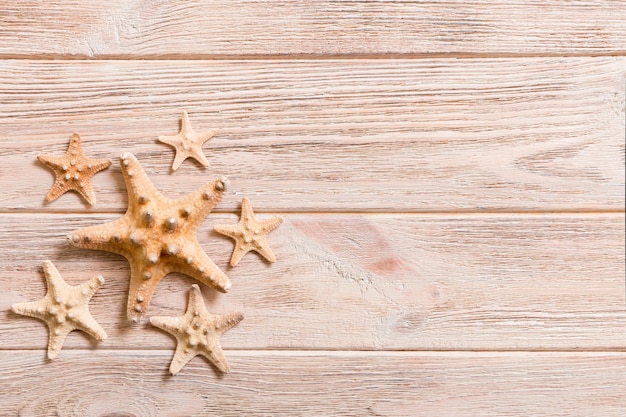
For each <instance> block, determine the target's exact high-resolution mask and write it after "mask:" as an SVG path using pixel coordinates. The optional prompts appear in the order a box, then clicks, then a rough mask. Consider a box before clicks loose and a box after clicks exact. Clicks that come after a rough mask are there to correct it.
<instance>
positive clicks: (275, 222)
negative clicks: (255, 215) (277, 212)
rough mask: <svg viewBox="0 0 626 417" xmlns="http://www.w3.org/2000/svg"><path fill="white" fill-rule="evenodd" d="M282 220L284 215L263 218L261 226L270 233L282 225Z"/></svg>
mask: <svg viewBox="0 0 626 417" xmlns="http://www.w3.org/2000/svg"><path fill="white" fill-rule="evenodd" d="M282 222H283V219H282V217H272V218H271V219H267V220H261V221H260V222H259V226H260V228H261V229H262V230H264V231H265V232H266V233H269V232H271V231H272V230H274V229H276V228H277V227H278V226H280V225H281V224H282Z"/></svg>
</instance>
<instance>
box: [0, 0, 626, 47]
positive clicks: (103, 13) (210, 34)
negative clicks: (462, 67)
mask: <svg viewBox="0 0 626 417" xmlns="http://www.w3.org/2000/svg"><path fill="white" fill-rule="evenodd" d="M625 6H626V5H625V3H624V1H622V0H588V1H575V2H572V1H568V0H523V1H515V2H509V1H496V2H494V1H490V0H478V1H471V2H467V1H461V0H453V1H445V2H442V1H434V0H432V1H393V0H387V1H364V0H361V1H341V0H312V1H309V0H306V1H305V0H297V1H289V2H284V1H277V0H271V1H267V0H264V1H261V0H254V1H248V0H245V1H244V0H218V1H208V0H204V1H193V2H177V3H170V2H157V1H151V2H145V1H128V0H114V1H108V2H102V1H98V0H82V1H77V0H72V1H59V0H52V1H47V2H41V1H36V0H11V1H5V2H3V4H2V6H0V38H1V39H2V42H0V54H2V55H4V56H9V57H27V58H28V57H33V56H60V57H65V58H67V57H69V58H71V57H75V56H82V57H96V58H97V57H111V56H115V57H131V58H141V57H145V56H148V57H157V58H162V57H178V58H179V57H185V58H198V57H210V56H217V57H219V56H224V55H226V56H233V55H241V56H264V55H272V56H277V57H282V56H290V55H293V54H296V55H312V56H317V55H355V54H356V55H368V56H371V55H377V54H391V55H393V54H417V55H429V54H451V55H458V56H464V55H471V54H483V55H486V54H492V55H493V54H498V55H528V54H534V55H541V54H558V55H568V54H570V55H571V54H587V55H593V54H616V53H620V54H623V53H624V52H626V7H625Z"/></svg>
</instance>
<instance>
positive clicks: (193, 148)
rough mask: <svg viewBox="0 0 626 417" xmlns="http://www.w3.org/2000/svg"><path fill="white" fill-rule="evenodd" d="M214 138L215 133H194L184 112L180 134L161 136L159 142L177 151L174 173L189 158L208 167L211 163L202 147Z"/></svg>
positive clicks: (173, 166)
mask: <svg viewBox="0 0 626 417" xmlns="http://www.w3.org/2000/svg"><path fill="white" fill-rule="evenodd" d="M213 136H215V132H213V131H210V132H206V133H196V132H194V130H193V129H192V128H191V122H189V115H188V114H187V112H186V111H184V112H183V118H182V120H181V122H180V131H179V132H178V134H177V135H176V136H159V142H163V143H166V144H168V145H170V146H173V147H174V148H175V149H176V156H175V157H174V163H173V164H172V171H176V170H177V169H178V167H180V165H181V164H182V163H183V161H184V160H185V159H187V158H194V159H195V160H196V161H198V162H200V163H201V164H202V165H203V166H205V167H208V166H209V161H207V159H206V157H205V156H204V153H202V145H203V144H204V142H206V141H207V140H209V139H211V138H212V137H213Z"/></svg>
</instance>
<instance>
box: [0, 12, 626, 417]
mask: <svg viewBox="0 0 626 417" xmlns="http://www.w3.org/2000/svg"><path fill="white" fill-rule="evenodd" d="M625 81H626V2H624V1H622V0H620V1H609V0H604V1H601V0H589V1H565V0H547V1H538V0H522V1H516V2H505V1H495V2H494V1H486V0H485V1H472V2H462V1H446V2H440V1H406V2H405V1H402V2H400V1H364V0H355V1H343V0H342V1H339V0H337V1H331V0H327V1H321V0H315V1H289V2H277V1H264V2H261V1H208V0H203V1H194V2H178V3H174V2H167V1H156V0H155V1H147V2H146V1H131V0H126V1H123V0H115V1H110V2H101V1H95V0H84V1H68V2H60V1H56V0H55V1H49V2H41V1H36V0H10V1H6V2H3V4H0V181H2V192H1V193H0V230H2V233H0V243H1V245H2V248H3V249H2V255H1V256H0V415H2V416H4V415H7V416H13V415H19V416H48V415H50V416H94V417H96V416H98V417H104V416H108V417H113V416H117V417H121V416H124V417H131V416H135V417H138V416H206V415H220V416H240V415H245V416H278V415H286V416H300V415H302V416H313V415H315V416H320V415H322V416H433V415H437V416H528V415H533V416H599V417H604V416H616V417H617V416H620V417H621V416H624V415H626V396H624V394H623V393H624V392H625V390H626V353H625V352H626V285H625V268H624V263H625V240H624V232H625V221H624V206H625V175H624V167H625V159H626V156H625V155H626V149H625V148H626V146H625V136H626V131H625V120H626V113H625V108H624V107H625V104H624V103H625V94H626V87H625ZM183 110H186V111H188V112H189V115H190V119H191V123H192V125H193V127H194V129H195V130H196V131H203V130H215V131H216V132H217V134H216V136H215V137H214V138H213V139H211V140H210V141H209V142H207V143H206V144H205V145H204V148H203V149H204V151H205V154H206V155H207V158H208V160H209V161H210V163H211V167H210V168H208V169H203V168H202V167H201V166H200V165H199V164H197V163H195V162H193V161H191V160H188V161H186V162H185V163H184V164H183V165H182V167H181V168H180V169H179V170H178V171H176V172H175V173H171V172H170V166H171V163H172V160H173V157H174V153H173V150H172V149H171V148H170V147H168V146H165V145H163V144H159V143H157V142H156V139H157V137H158V136H159V135H168V134H174V133H176V132H177V131H178V127H179V119H180V116H181V113H182V111H183ZM73 132H78V133H79V134H80V135H81V137H82V139H83V147H84V150H85V153H86V154H87V155H88V156H90V157H94V158H96V157H97V158H103V157H108V158H111V159H113V161H114V162H113V165H112V167H111V168H110V169H109V170H107V171H103V172H101V173H99V174H97V175H96V176H95V178H94V182H93V184H94V189H95V191H96V195H97V198H98V203H97V204H96V205H95V206H93V207H90V206H87V205H86V204H85V203H84V202H83V201H82V200H81V199H80V197H79V196H78V195H77V194H75V193H69V194H66V195H63V196H62V197H61V198H59V199H58V200H56V201H54V202H52V203H46V204H45V203H44V201H43V200H44V197H45V195H46V193H47V191H48V190H49V188H50V187H51V185H52V183H53V175H52V173H51V172H49V171H48V170H47V169H46V168H45V167H43V166H42V165H41V164H40V163H39V162H37V160H36V156H37V155H39V154H58V155H61V154H62V153H64V152H65V150H66V147H67V143H68V141H69V137H70V135H71V134H72V133H73ZM127 151H130V152H133V153H135V154H136V155H137V157H138V158H139V160H140V161H141V162H142V164H143V165H144V167H145V169H146V171H147V173H148V175H149V177H150V178H151V179H152V181H153V182H154V183H155V185H156V186H157V188H159V189H160V190H161V191H162V192H163V193H164V194H165V195H167V196H168V197H172V198H173V197H177V196H182V195H184V194H186V193H188V192H191V191H192V190H194V189H195V188H196V187H199V186H201V185H203V184H204V183H205V182H207V181H208V180H209V179H210V178H211V177H212V176H214V175H218V174H219V175H225V176H227V177H228V178H229V180H230V188H229V190H228V192H227V193H226V195H225V197H224V199H223V200H222V201H221V202H220V203H219V205H218V206H217V207H216V210H215V213H213V214H210V215H209V216H208V217H207V219H206V220H205V221H204V223H203V224H202V226H201V228H200V230H199V231H198V240H199V242H200V244H201V246H202V247H203V248H204V250H205V251H206V252H207V254H209V256H210V257H211V258H212V259H213V260H214V261H215V262H216V264H217V265H218V266H220V267H221V268H223V269H224V271H226V273H227V274H228V275H229V276H230V278H231V280H232V282H233V288H232V290H231V291H230V293H228V294H218V293H216V292H215V291H213V290H211V289H210V288H203V294H204V297H205V301H206V303H207V305H208V307H209V309H210V310H211V311H213V312H227V311H232V310H240V311H244V312H245V315H246V318H245V319H244V321H243V322H241V324H240V325H239V326H237V327H236V328H234V329H232V330H231V331H229V332H227V333H226V334H224V336H223V338H222V344H223V347H224V349H225V354H226V356H227V357H228V360H229V362H230V364H231V368H232V373H230V374H228V375H220V374H218V373H217V372H216V371H215V370H214V369H213V368H212V367H211V366H210V365H209V363H208V362H207V361H206V360H204V359H203V358H195V359H194V360H192V361H191V362H190V363H189V364H188V365H187V366H186V367H185V368H183V370H182V371H181V372H180V373H179V374H178V375H176V376H175V377H171V376H169V375H168V373H167V368H168V365H169V361H170V359H171V356H172V354H173V349H174V347H175V341H174V339H173V338H172V337H171V336H169V335H167V334H166V333H163V332H161V331H159V330H157V329H154V328H152V327H151V326H150V325H149V324H147V323H141V324H138V325H133V324H132V323H129V322H127V321H126V319H125V305H126V292H127V289H128V278H129V270H128V262H127V261H126V260H125V259H124V258H122V257H121V256H117V255H113V254H110V253H105V252H96V251H87V250H79V249H76V248H73V247H70V246H69V245H68V244H67V243H66V241H65V236H66V234H67V233H68V232H69V231H71V230H73V229H75V228H78V227H84V226H88V225H94V224H99V223H102V222H105V221H109V220H112V219H115V218H117V217H119V216H120V215H121V214H122V213H123V212H124V210H125V208H126V201H127V200H126V191H125V186H124V182H123V180H122V176H121V173H120V169H119V160H118V157H119V154H121V153H122V152H127ZM244 196H246V197H249V198H250V199H251V201H252V204H253V207H254V208H255V211H256V212H257V213H258V216H260V217H267V216H273V215H280V216H282V217H284V219H285V221H284V223H283V225H281V226H280V227H279V228H278V229H277V230H276V231H275V232H273V233H272V234H270V236H269V243H270V245H271V247H272V249H273V250H274V252H275V254H276V256H277V258H278V260H277V262H276V263H275V264H267V263H265V262H264V261H263V260H262V259H261V258H260V257H259V256H257V255H256V254H254V253H252V254H248V255H246V257H244V258H243V260H242V261H241V262H240V264H239V265H238V266H237V267H235V268H230V267H228V259H229V256H230V253H231V251H232V248H233V243H232V241H231V240H230V239H228V238H225V237H223V236H221V235H219V234H216V233H214V232H212V227H213V225H215V224H218V223H224V222H227V223H228V222H233V223H234V222H236V220H237V214H238V207H239V204H240V202H241V199H242V197H244ZM45 259H50V260H52V261H54V262H55V264H56V265H57V267H58V269H59V271H60V272H61V274H62V275H63V276H64V278H65V279H66V280H67V281H68V282H69V283H71V284H77V283H79V282H81V281H84V280H86V279H88V278H90V277H91V276H93V275H97V274H102V275H103V276H104V277H105V279H106V283H105V285H104V286H103V287H102V289H101V290H100V291H99V292H98V293H97V294H96V295H95V296H94V298H93V300H92V302H91V310H92V313H93V315H94V317H95V318H96V319H97V320H98V321H99V322H100V323H101V324H102V326H103V327H104V328H105V330H106V331H107V333H108V335H109V338H108V339H107V340H106V341H104V342H103V343H96V342H94V341H92V340H91V339H89V338H88V337H87V336H85V335H84V334H81V333H80V332H73V333H71V334H70V336H69V337H68V338H67V340H66V342H65V345H64V349H63V350H62V351H61V352H60V354H59V357H58V358H57V359H56V360H55V361H52V362H51V361H47V360H46V359H45V346H46V344H47V330H46V327H45V325H44V324H43V323H42V322H39V321H37V320H34V319H30V318H26V317H22V316H18V315H15V314H14V313H12V312H11V311H10V307H11V305H12V304H14V303H16V302H21V301H26V300H34V299H37V298H40V297H42V296H43V295H44V293H45V282H44V280H43V276H42V274H41V269H40V267H41V263H42V261H43V260H45ZM192 283H193V280H191V279H190V278H188V277H185V276H182V275H178V274H171V275H169V276H168V277H166V278H165V279H164V280H163V281H162V282H161V283H160V284H159V286H158V287H157V290H156V293H155V296H154V298H153V299H152V302H151V305H150V308H149V310H148V314H147V315H148V316H150V315H157V314H158V315H162V314H166V315H177V314H181V313H182V312H183V310H184V308H185V303H186V295H187V291H188V288H189V286H190V284H192Z"/></svg>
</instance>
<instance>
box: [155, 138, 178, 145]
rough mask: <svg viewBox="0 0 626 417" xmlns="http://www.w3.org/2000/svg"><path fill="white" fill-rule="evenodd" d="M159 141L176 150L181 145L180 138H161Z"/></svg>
mask: <svg viewBox="0 0 626 417" xmlns="http://www.w3.org/2000/svg"><path fill="white" fill-rule="evenodd" d="M157 140H158V141H159V142H161V143H165V144H166V145H170V146H173V147H174V148H178V146H179V144H180V138H179V137H178V136H159V137H158V138H157Z"/></svg>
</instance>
